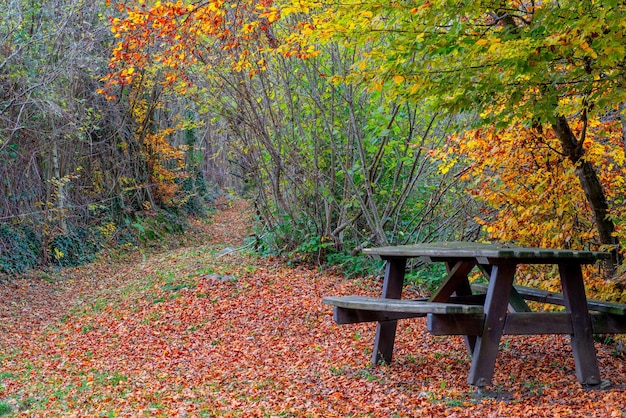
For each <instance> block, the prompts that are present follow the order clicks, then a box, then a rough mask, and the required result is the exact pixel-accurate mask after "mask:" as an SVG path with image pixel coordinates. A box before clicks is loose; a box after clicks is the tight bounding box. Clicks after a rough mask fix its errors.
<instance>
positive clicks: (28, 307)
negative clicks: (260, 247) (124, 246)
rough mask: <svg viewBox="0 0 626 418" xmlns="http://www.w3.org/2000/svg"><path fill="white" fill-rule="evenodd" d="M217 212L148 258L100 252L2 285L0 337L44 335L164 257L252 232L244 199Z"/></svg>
mask: <svg viewBox="0 0 626 418" xmlns="http://www.w3.org/2000/svg"><path fill="white" fill-rule="evenodd" d="M216 203H217V204H216V205H217V207H219V208H220V210H218V211H217V212H215V213H214V214H212V215H211V216H210V217H209V219H210V220H209V221H207V220H204V219H191V220H190V223H191V224H190V227H189V228H188V230H187V231H186V232H185V233H184V234H181V235H172V236H170V237H168V238H169V239H171V241H172V242H170V243H168V244H170V246H171V247H174V248H170V249H160V250H157V251H153V252H152V253H151V254H149V255H146V254H145V253H142V252H141V251H139V250H137V251H133V252H131V253H127V254H124V255H123V256H122V258H121V259H119V260H116V259H115V258H114V256H112V255H111V254H102V255H101V256H100V258H99V260H98V261H95V262H92V263H88V264H85V265H82V266H78V267H73V268H63V269H57V270H56V271H55V272H52V273H47V272H41V271H39V272H32V273H29V274H27V275H25V277H22V278H17V279H13V280H11V281H10V282H0V333H2V334H4V335H5V336H6V335H19V334H22V333H24V332H31V333H38V332H43V331H44V330H45V329H46V327H48V326H49V325H50V324H54V323H55V322H56V321H58V320H59V319H61V318H62V317H63V316H64V315H66V314H67V312H68V310H70V309H76V307H77V306H80V305H81V304H89V303H90V300H95V299H97V298H98V297H99V296H100V294H101V292H102V291H104V290H106V289H115V288H120V287H122V286H124V283H126V282H127V281H128V280H129V279H132V278H133V277H136V276H137V275H138V274H139V275H140V274H142V272H144V271H153V270H154V267H155V266H154V263H155V262H156V263H158V260H159V259H161V258H163V256H164V254H177V253H184V252H185V251H188V249H189V248H191V247H197V246H200V245H212V246H217V247H219V246H222V245H223V246H238V245H240V244H241V243H243V241H244V239H245V238H246V236H247V235H248V234H249V233H250V231H251V228H252V224H251V220H252V218H251V216H252V215H251V213H252V212H251V209H250V204H249V202H247V201H245V200H235V201H229V200H227V199H225V198H223V197H221V198H220V199H218V201H217V202H216Z"/></svg>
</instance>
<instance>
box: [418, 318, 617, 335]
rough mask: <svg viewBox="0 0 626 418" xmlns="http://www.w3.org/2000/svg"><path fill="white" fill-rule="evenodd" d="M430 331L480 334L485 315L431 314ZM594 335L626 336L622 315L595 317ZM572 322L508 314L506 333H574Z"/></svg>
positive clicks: (565, 319)
mask: <svg viewBox="0 0 626 418" xmlns="http://www.w3.org/2000/svg"><path fill="white" fill-rule="evenodd" d="M427 318H428V319H427V325H428V331H430V332H431V333H432V334H433V335H480V333H481V332H482V327H483V323H484V315H439V314H428V316H427ZM590 318H591V326H592V329H593V333H594V334H626V321H624V320H623V318H622V317H621V316H619V315H611V314H605V313H596V314H591V315H590ZM572 332H573V328H572V319H571V316H570V314H569V313H567V312H519V313H509V314H507V315H506V319H505V322H504V330H503V331H502V333H503V334H506V335H537V334H570V335H571V334H572Z"/></svg>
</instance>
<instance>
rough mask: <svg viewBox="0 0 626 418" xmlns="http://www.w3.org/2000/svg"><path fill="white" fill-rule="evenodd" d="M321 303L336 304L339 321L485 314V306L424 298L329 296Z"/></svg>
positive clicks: (371, 320)
mask: <svg viewBox="0 0 626 418" xmlns="http://www.w3.org/2000/svg"><path fill="white" fill-rule="evenodd" d="M322 302H323V303H325V304H327V305H331V306H334V307H335V309H334V319H335V322H337V323H338V324H354V323H358V322H374V321H378V322H382V321H392V320H397V319H406V318H417V317H420V316H426V315H428V314H443V315H456V314H460V315H464V314H483V313H484V311H483V307H482V305H467V304H460V303H439V302H427V301H424V300H408V299H390V298H372V297H367V296H329V297H325V298H323V299H322Z"/></svg>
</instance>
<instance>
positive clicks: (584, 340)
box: [559, 264, 600, 385]
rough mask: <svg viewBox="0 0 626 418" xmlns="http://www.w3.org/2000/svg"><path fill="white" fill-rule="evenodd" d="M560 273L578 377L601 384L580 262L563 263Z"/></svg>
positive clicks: (585, 383)
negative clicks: (570, 320)
mask: <svg viewBox="0 0 626 418" xmlns="http://www.w3.org/2000/svg"><path fill="white" fill-rule="evenodd" d="M559 273H560V274H561V285H562V286H563V297H564V299H565V308H566V309H567V311H568V312H569V313H570V315H571V317H572V329H573V331H572V332H573V334H572V335H571V344H572V354H573V355H574V364H575V365H576V377H577V378H578V381H579V382H580V383H582V384H583V385H597V384H600V369H599V368H598V359H597V357H596V350H595V347H594V346H593V332H592V328H591V318H590V317H589V308H588V307H587V297H586V296H585V285H584V282H583V276H582V271H581V269H580V264H559Z"/></svg>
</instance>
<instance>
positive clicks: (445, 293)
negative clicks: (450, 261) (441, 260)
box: [429, 261, 476, 302]
mask: <svg viewBox="0 0 626 418" xmlns="http://www.w3.org/2000/svg"><path fill="white" fill-rule="evenodd" d="M475 265H476V263H475V262H473V261H459V262H457V263H456V264H455V265H454V267H453V268H452V269H451V270H450V273H448V277H447V278H446V279H445V280H444V282H443V283H442V284H441V285H440V286H439V289H437V291H436V292H435V293H434V294H433V295H432V297H431V298H430V299H429V300H430V301H431V302H445V301H447V300H448V298H449V297H450V296H451V295H452V294H453V293H454V292H455V291H456V289H457V288H459V286H462V284H463V282H467V274H468V273H469V272H470V271H471V270H472V269H473V268H474V266H475ZM468 283H469V282H468Z"/></svg>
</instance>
